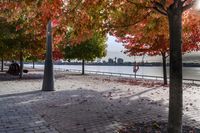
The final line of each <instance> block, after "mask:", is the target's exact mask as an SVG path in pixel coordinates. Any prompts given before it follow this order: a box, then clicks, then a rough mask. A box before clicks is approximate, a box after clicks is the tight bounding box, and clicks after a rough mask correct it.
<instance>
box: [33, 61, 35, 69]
mask: <svg viewBox="0 0 200 133" xmlns="http://www.w3.org/2000/svg"><path fill="white" fill-rule="evenodd" d="M33 69H35V61H33Z"/></svg>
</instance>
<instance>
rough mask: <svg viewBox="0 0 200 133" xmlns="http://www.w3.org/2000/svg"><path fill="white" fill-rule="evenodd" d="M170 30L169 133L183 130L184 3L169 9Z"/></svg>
mask: <svg viewBox="0 0 200 133" xmlns="http://www.w3.org/2000/svg"><path fill="white" fill-rule="evenodd" d="M168 20H169V32H170V90H169V115H168V133H181V132H182V107H183V90H182V5H181V2H180V1H179V2H178V3H176V4H173V6H170V8H169V9H168Z"/></svg>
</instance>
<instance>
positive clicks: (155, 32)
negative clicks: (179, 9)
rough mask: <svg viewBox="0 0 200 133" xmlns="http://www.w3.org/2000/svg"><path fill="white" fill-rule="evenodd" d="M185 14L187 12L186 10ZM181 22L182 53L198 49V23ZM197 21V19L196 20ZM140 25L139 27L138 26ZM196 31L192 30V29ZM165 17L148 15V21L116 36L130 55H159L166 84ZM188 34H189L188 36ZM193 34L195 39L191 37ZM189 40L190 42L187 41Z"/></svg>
mask: <svg viewBox="0 0 200 133" xmlns="http://www.w3.org/2000/svg"><path fill="white" fill-rule="evenodd" d="M185 14H188V12H186V13H185ZM189 16H193V17H194V18H195V17H196V16H197V15H195V14H192V13H190V15H189ZM187 19H188V15H187V16H186V15H184V18H183V20H187ZM186 22H187V21H185V23H184V24H183V30H184V31H185V32H184V35H183V54H184V53H186V52H191V51H198V50H199V48H200V46H199V44H198V43H199V40H198V37H197V36H199V35H198V34H199V28H198V23H186ZM197 22H198V21H197ZM139 26H140V27H139ZM193 29H195V31H196V32H194V30H193ZM167 31H168V25H167V19H166V18H165V17H157V15H156V14H154V15H153V14H152V15H151V16H149V19H148V22H147V21H146V22H144V23H142V24H141V25H138V26H137V28H133V29H132V30H129V32H128V33H127V34H128V35H126V36H124V37H118V41H120V42H122V43H123V44H124V46H125V48H126V49H127V50H126V51H125V53H127V54H129V55H130V56H133V55H134V56H135V55H139V56H140V55H145V54H147V55H150V56H155V55H160V56H161V57H162V61H163V81H164V84H165V85H166V84H167V71H166V58H167V57H168V55H169V35H168V32H167ZM188 35H189V36H188ZM192 35H195V36H196V37H195V38H196V39H194V38H193V37H192ZM188 42H190V43H188Z"/></svg>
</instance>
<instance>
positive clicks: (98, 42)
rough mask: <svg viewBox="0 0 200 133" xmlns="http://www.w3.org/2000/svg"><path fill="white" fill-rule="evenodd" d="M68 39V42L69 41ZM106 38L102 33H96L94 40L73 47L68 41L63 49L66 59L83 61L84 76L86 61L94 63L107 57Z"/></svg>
mask: <svg viewBox="0 0 200 133" xmlns="http://www.w3.org/2000/svg"><path fill="white" fill-rule="evenodd" d="M69 34H70V33H68V35H66V39H67V38H68V39H69V38H70V35H69ZM68 39H67V40H68ZM105 41H106V37H105V36H103V35H101V34H100V33H94V35H93V36H92V38H90V39H88V40H85V41H83V42H81V43H80V44H73V45H71V44H70V43H69V42H70V41H68V42H67V43H65V45H64V48H63V52H64V53H63V55H64V58H65V59H78V60H82V74H83V75H84V73H85V72H84V64H85V61H93V60H95V59H96V58H101V57H104V56H105V55H106V50H105V48H106V43H105Z"/></svg>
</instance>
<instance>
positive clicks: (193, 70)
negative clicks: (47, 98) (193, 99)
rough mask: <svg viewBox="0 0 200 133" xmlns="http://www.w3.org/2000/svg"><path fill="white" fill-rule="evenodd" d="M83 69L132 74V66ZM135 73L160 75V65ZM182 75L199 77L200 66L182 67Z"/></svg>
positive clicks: (192, 77) (64, 68)
mask: <svg viewBox="0 0 200 133" xmlns="http://www.w3.org/2000/svg"><path fill="white" fill-rule="evenodd" d="M25 66H28V67H30V66H31V65H25ZM35 67H36V68H44V66H43V65H36V66H35ZM54 68H55V69H63V70H66V69H77V70H81V65H54ZM168 69H169V68H168ZM85 70H90V71H103V72H113V73H126V74H133V67H132V66H88V65H85ZM168 72H169V71H168ZM137 74H139V75H150V76H162V67H140V68H139V71H138V72H137ZM168 75H169V74H168ZM183 77H184V78H189V79H200V68H199V67H183Z"/></svg>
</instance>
